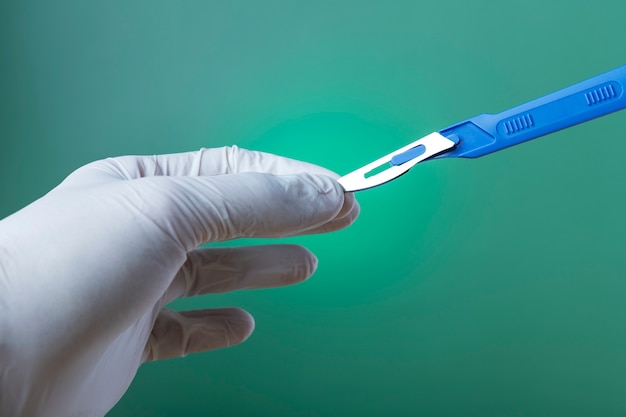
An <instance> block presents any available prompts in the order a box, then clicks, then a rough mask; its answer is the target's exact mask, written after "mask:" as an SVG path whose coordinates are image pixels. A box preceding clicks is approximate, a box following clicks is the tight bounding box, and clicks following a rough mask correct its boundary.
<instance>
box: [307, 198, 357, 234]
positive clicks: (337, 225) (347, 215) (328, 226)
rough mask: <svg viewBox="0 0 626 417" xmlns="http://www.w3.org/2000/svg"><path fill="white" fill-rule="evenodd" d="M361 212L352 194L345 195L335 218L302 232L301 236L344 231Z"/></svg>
mask: <svg viewBox="0 0 626 417" xmlns="http://www.w3.org/2000/svg"><path fill="white" fill-rule="evenodd" d="M360 212H361V207H360V206H359V203H358V201H356V199H355V198H354V194H352V193H345V195H344V203H343V207H342V208H341V211H340V212H339V214H337V216H336V217H335V218H334V219H333V220H331V221H329V222H328V223H325V224H323V225H321V226H317V227H314V228H312V229H309V230H306V231H304V232H302V234H316V233H329V232H334V231H337V230H341V229H345V228H346V227H348V226H350V225H351V224H352V223H354V222H355V221H356V219H357V218H358V217H359V214H360Z"/></svg>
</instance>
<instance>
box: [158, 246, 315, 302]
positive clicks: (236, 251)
mask: <svg viewBox="0 0 626 417" xmlns="http://www.w3.org/2000/svg"><path fill="white" fill-rule="evenodd" d="M316 268H317V258H316V257H315V255H313V254H312V253H311V252H310V251H309V250H307V249H306V248H304V247H302V246H298V245H267V246H245V247H233V248H205V249H197V250H194V251H191V252H189V253H188V254H187V260H186V261H185V264H184V265H183V266H182V268H180V270H179V271H178V273H177V274H176V277H175V278H174V280H173V281H172V284H171V285H170V288H169V289H168V291H167V293H166V296H165V302H166V303H169V302H171V301H173V300H175V299H176V298H179V297H189V296H194V295H202V294H210V293H221V292H228V291H236V290H243V289H258V288H272V287H282V286H286V285H292V284H296V283H299V282H301V281H304V280H306V279H307V278H309V277H310V276H311V275H313V273H314V272H315V269H316Z"/></svg>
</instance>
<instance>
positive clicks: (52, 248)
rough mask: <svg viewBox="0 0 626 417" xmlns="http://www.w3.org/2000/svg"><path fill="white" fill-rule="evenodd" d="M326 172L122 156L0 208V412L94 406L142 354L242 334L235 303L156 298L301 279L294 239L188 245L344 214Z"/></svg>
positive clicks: (228, 150) (315, 224)
mask: <svg viewBox="0 0 626 417" xmlns="http://www.w3.org/2000/svg"><path fill="white" fill-rule="evenodd" d="M337 178H338V176H337V175H336V174H335V173H333V172H331V171H328V170H326V169H324V168H322V167H318V166H316V165H312V164H308V163H305V162H300V161H296V160H292V159H288V158H282V157H279V156H276V155H271V154H267V153H262V152H253V151H247V150H244V149H239V148H237V147H225V148H218V149H202V150H200V151H198V152H189V153H182V154H171V155H156V156H145V157H144V156H125V157H120V158H109V159H105V160H101V161H96V162H93V163H91V164H88V165H85V166H84V167H82V168H79V169H78V170H76V171H75V172H73V173H72V174H71V175H70V176H68V178H66V180H65V181H63V182H62V183H61V184H60V185H59V186H58V187H57V188H55V189H54V190H52V191H51V192H50V193H48V194H46V195H45V196H44V197H42V198H41V199H39V200H37V201H35V202H33V203H32V204H30V205H29V206H27V207H25V208H23V209H22V210H20V211H18V212H17V213H15V214H13V215H11V216H9V217H7V218H6V219H3V220H1V221H0V415H1V416H3V417H4V416H11V417H13V416H19V417H21V416H29V417H32V416H46V417H57V416H58V417H61V416H62V417H67V416H72V417H73V416H81V417H84V416H104V415H105V414H106V413H107V412H108V411H109V410H110V409H111V408H112V407H113V406H114V405H115V404H116V403H117V401H118V400H119V399H120V398H121V396H122V395H123V394H124V392H125V391H126V389H127V388H128V386H129V385H130V383H131V381H132V380H133V378H134V376H135V373H136V372H137V369H138V368H139V366H140V365H141V363H143V362H145V361H148V360H158V359H164V358H173V357H182V356H185V355H187V354H189V353H196V352H202V351H207V350H212V349H218V348H222V347H227V346H231V345H234V344H237V343H240V342H242V341H244V340H245V339H246V338H247V337H248V336H249V335H250V333H251V332H252V331H253V329H254V320H253V318H252V316H251V315H250V314H249V313H247V312H245V311H243V310H241V309H238V308H220V309H205V310H197V311H181V312H175V311H172V310H168V309H166V308H164V307H165V306H166V305H167V304H168V303H170V302H171V301H173V300H175V299H177V298H180V297H190V296H195V295H200V294H210V293H218V292H226V291H236V290H241V289H254V288H270V287H279V286H283V285H290V284H294V283H297V282H301V281H303V280H305V279H307V278H309V277H310V276H311V275H312V274H313V273H314V271H315V269H316V267H317V262H318V261H317V259H316V258H315V256H314V255H313V254H312V253H311V252H309V251H308V250H306V249H305V248H303V247H301V246H297V245H266V246H248V247H237V248H198V246H199V245H201V244H204V243H207V242H215V241H226V240H231V239H237V238H240V237H282V236H295V235H303V234H310V233H324V232H330V231H335V230H339V229H342V228H344V227H347V226H349V225H350V224H352V222H354V220H355V219H356V218H357V216H358V214H359V205H358V203H357V202H356V200H355V199H354V196H353V195H352V194H349V193H348V194H346V193H344V191H343V189H342V188H341V186H340V185H339V184H338V183H337V182H336V179H337ZM260 296H262V295H260Z"/></svg>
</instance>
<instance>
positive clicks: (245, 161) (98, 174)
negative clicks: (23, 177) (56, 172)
mask: <svg viewBox="0 0 626 417" xmlns="http://www.w3.org/2000/svg"><path fill="white" fill-rule="evenodd" d="M242 172H260V173H267V174H275V175H289V174H298V173H301V172H308V173H311V174H317V175H326V176H328V177H331V178H334V179H337V178H339V175H337V174H336V173H334V172H332V171H329V170H328V169H326V168H322V167H320V166H318V165H314V164H310V163H307V162H302V161H298V160H295V159H290V158H285V157H282V156H277V155H273V154H270V153H265V152H257V151H250V150H247V149H241V148H239V147H237V146H232V147H229V146H226V147H222V148H210V149H200V150H199V151H195V152H184V153H176V154H166V155H152V156H121V157H117V158H107V159H103V160H100V161H95V162H92V163H91V164H88V165H85V166H84V167H82V168H80V169H79V170H77V171H76V172H74V173H73V174H72V175H70V176H69V177H68V178H67V179H66V180H65V181H64V185H69V184H72V185H76V184H79V183H85V182H87V181H95V180H97V179H98V178H100V179H107V178H108V179H118V180H119V179H126V180H128V179H137V178H143V177H153V176H212V175H223V174H238V173H242Z"/></svg>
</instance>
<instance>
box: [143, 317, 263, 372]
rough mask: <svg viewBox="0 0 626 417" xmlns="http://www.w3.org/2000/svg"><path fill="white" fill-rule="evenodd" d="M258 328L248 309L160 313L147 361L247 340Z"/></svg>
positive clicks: (151, 335)
mask: <svg viewBox="0 0 626 417" xmlns="http://www.w3.org/2000/svg"><path fill="white" fill-rule="evenodd" d="M253 330H254V319H253V318H252V316H251V315H250V314H249V313H247V312H246V311H244V310H241V309H238V308H222V309H210V310H195V311H182V312H177V311H173V310H168V309H164V310H161V312H160V313H159V314H158V316H157V318H156V320H155V323H154V326H153V328H152V332H151V334H150V336H149V338H148V342H147V343H146V347H145V349H144V356H143V357H144V361H145V362H148V361H154V360H160V359H169V358H178V357H183V356H186V355H187V354H189V353H197V352H205V351H208V350H215V349H220V348H224V347H228V346H233V345H236V344H238V343H241V342H243V341H244V340H246V339H247V338H248V336H250V334H251V333H252V331H253Z"/></svg>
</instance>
